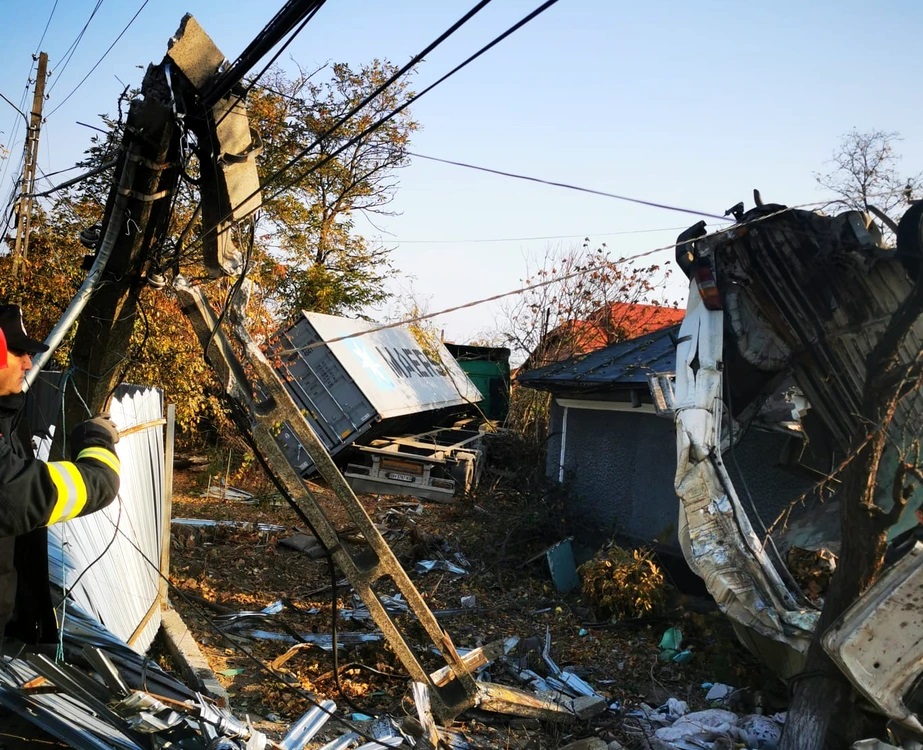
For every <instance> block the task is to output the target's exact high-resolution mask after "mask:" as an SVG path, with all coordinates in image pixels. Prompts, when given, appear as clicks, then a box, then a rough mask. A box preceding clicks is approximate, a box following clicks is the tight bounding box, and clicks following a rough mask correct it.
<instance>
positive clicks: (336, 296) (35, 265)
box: [0, 60, 418, 436]
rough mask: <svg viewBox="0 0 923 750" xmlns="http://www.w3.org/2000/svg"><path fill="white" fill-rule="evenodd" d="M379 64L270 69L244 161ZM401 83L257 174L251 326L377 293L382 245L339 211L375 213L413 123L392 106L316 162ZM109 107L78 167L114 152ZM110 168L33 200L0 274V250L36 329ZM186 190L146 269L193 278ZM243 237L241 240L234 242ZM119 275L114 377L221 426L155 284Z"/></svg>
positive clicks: (316, 117)
mask: <svg viewBox="0 0 923 750" xmlns="http://www.w3.org/2000/svg"><path fill="white" fill-rule="evenodd" d="M393 70H394V68H393V67H392V66H391V65H389V64H388V63H386V62H379V61H377V60H376V61H373V62H372V63H370V64H368V65H364V66H361V67H360V68H358V69H357V70H354V69H352V68H350V67H349V66H347V65H339V64H337V65H332V66H329V67H328V66H325V67H323V68H321V69H320V70H318V71H315V72H314V73H312V74H310V75H308V74H305V73H304V72H303V71H302V72H300V73H299V74H298V75H296V76H295V77H293V78H291V77H288V76H287V75H286V74H284V73H283V72H281V71H278V70H276V71H272V72H271V73H270V74H269V76H268V77H266V78H264V79H263V80H262V81H261V83H262V84H263V87H262V88H257V89H255V90H254V91H253V92H252V93H251V95H250V100H249V102H248V105H249V111H250V115H251V122H252V124H253V127H254V129H255V130H256V131H258V132H259V133H260V134H261V137H262V140H263V144H264V148H263V151H262V153H261V156H260V161H259V165H258V166H259V169H260V173H261V178H263V179H268V178H270V177H271V175H273V174H274V173H275V172H276V171H277V170H279V169H280V167H282V166H283V165H284V164H286V163H287V162H288V161H289V160H290V159H291V158H292V157H293V156H294V155H295V154H297V153H299V152H301V151H302V150H303V149H305V148H306V147H307V146H309V145H310V144H311V143H313V142H314V141H315V140H317V139H318V137H319V136H320V134H322V133H323V132H324V131H325V130H326V129H328V128H329V127H331V126H332V124H333V123H334V122H336V121H337V120H338V119H339V117H340V116H341V115H343V114H345V113H346V112H347V111H348V110H350V109H351V108H352V107H353V106H354V105H355V104H356V103H357V102H359V101H360V100H361V99H363V98H364V97H365V96H366V95H367V94H368V93H370V92H371V91H372V90H374V88H375V87H376V86H378V85H379V84H380V83H381V82H383V81H384V80H385V79H386V78H387V77H388V76H390V75H391V72H392V71H393ZM408 95H409V92H408V91H407V83H406V81H405V82H404V83H402V84H398V85H397V86H394V87H391V88H389V90H388V92H387V93H385V94H382V95H381V96H379V97H376V98H375V99H374V100H373V102H372V106H371V107H370V109H369V110H365V111H364V113H363V114H362V115H361V116H359V117H357V118H354V119H351V120H350V121H349V122H348V123H347V124H346V125H345V126H344V127H343V128H341V129H339V130H338V131H337V132H336V133H335V134H333V135H331V136H329V137H327V138H325V139H323V142H322V143H321V144H320V146H319V147H318V148H315V149H313V150H311V152H310V154H309V156H308V158H306V159H305V160H304V161H303V162H302V163H301V164H300V165H299V166H297V167H296V168H295V170H293V171H290V172H287V173H286V174H285V175H284V176H283V177H282V178H281V179H280V180H272V179H270V180H269V184H267V185H265V186H264V190H263V195H264V197H265V198H266V202H265V204H264V206H263V210H262V217H263V218H262V219H261V220H260V221H259V222H258V224H257V227H256V233H255V236H254V247H253V254H254V263H253V264H252V266H253V270H252V272H251V278H253V279H254V280H255V281H256V282H257V283H258V285H259V288H258V289H257V291H256V293H255V294H254V303H253V304H251V306H250V308H249V309H248V314H249V316H250V320H251V323H252V325H251V331H252V332H253V333H254V335H256V336H257V337H260V336H265V335H266V334H268V333H269V332H271V331H273V330H274V329H276V328H277V327H278V326H279V324H280V323H281V319H282V318H285V317H287V316H290V315H292V314H294V313H297V312H298V311H299V310H301V309H308V310H317V311H320V312H325V313H333V314H343V313H348V312H356V311H358V310H359V309H361V308H362V307H365V306H367V305H372V304H376V303H379V302H381V301H382V300H384V299H385V297H386V296H387V295H386V293H385V291H384V288H383V283H384V280H385V279H386V278H387V277H388V276H389V275H390V274H391V273H393V270H392V268H391V265H390V261H389V258H388V255H389V251H388V250H387V249H385V248H382V247H373V246H371V245H370V244H369V243H367V242H366V240H365V239H364V238H363V237H361V236H360V235H359V234H358V233H357V232H356V231H355V226H354V223H353V218H354V214H355V212H356V211H362V212H367V213H388V209H387V205H388V204H389V203H390V201H391V199H392V197H393V193H394V191H395V189H396V187H397V183H396V180H395V179H394V172H395V170H396V169H397V168H399V167H401V166H404V165H405V164H406V163H407V155H406V147H407V144H408V139H409V135H410V133H411V132H413V131H414V130H415V129H416V128H417V127H418V126H417V124H416V123H415V122H414V121H413V120H411V119H410V117H409V115H408V114H407V113H406V112H405V113H402V114H401V115H400V116H398V117H396V118H394V119H393V120H391V121H390V122H389V123H388V124H387V125H385V126H384V127H382V128H380V129H378V130H376V131H375V132H374V133H371V134H367V135H363V136H361V137H358V138H357V139H356V143H354V144H351V145H349V146H348V147H347V148H346V149H345V150H344V152H343V153H342V154H341V155H340V156H338V157H336V158H333V159H332V160H330V161H329V163H327V164H325V165H323V166H320V165H319V163H320V161H321V160H322V159H323V158H325V157H326V156H327V155H329V154H331V153H332V152H333V151H334V150H336V149H338V148H339V147H340V146H341V145H343V144H345V143H346V142H347V141H348V140H350V139H352V138H353V137H355V136H359V135H360V132H361V131H362V129H363V128H365V127H366V126H368V125H369V124H371V123H372V122H374V121H375V120H377V119H379V117H380V116H381V115H383V114H384V113H386V112H390V111H391V110H393V109H394V107H395V106H397V105H398V104H400V103H402V102H403V101H404V100H405V99H406V97H407V96H408ZM123 105H124V100H123V101H120V102H119V109H120V115H119V117H118V118H110V117H103V123H104V125H105V127H106V129H107V131H108V132H107V133H106V134H100V135H94V136H93V138H92V141H91V144H90V146H89V148H88V149H87V151H86V152H85V153H86V157H85V159H84V160H83V162H82V163H81V166H82V167H83V168H85V169H87V170H89V169H93V168H96V167H98V166H100V165H102V164H105V163H108V162H109V161H111V160H112V159H113V158H115V157H116V156H117V155H118V153H119V143H120V141H121V135H122V129H123V123H122V119H123V118H122V115H121V110H122V109H123V108H124V107H123ZM190 145H191V152H190V153H189V156H190V160H189V162H188V163H187V165H186V171H187V172H188V173H190V174H191V175H192V176H193V177H194V176H195V173H196V172H197V170H198V163H199V161H198V156H197V155H196V153H195V152H196V148H197V146H196V144H195V142H194V138H191V140H190ZM114 177H115V175H114V170H111V169H110V170H107V171H104V172H102V173H100V174H97V175H95V176H93V177H91V178H89V179H87V180H85V181H82V182H80V183H79V184H77V185H75V186H73V187H71V188H69V189H67V190H65V191H62V192H60V193H57V194H55V196H54V198H53V199H51V200H50V201H49V202H48V203H46V204H44V205H43V206H40V207H38V208H37V211H36V213H37V216H36V218H35V219H34V220H33V224H32V232H31V235H30V242H31V247H30V252H29V257H28V260H27V262H26V263H24V265H23V269H22V271H21V273H20V275H19V278H16V279H14V278H13V276H12V262H11V259H10V257H9V256H8V255H7V256H0V301H14V302H19V303H20V304H21V305H22V306H23V309H24V311H25V315H26V320H27V323H28V325H29V326H30V329H31V330H32V331H33V332H34V333H35V335H39V336H44V335H45V334H47V333H48V331H50V329H51V328H52V327H53V325H54V324H55V323H56V322H57V320H58V319H59V317H60V315H61V313H62V312H63V311H64V310H65V309H66V307H67V305H68V304H69V302H70V300H71V298H72V297H73V295H74V293H75V292H76V290H77V288H78V287H79V285H80V283H81V281H82V280H83V278H84V276H85V271H84V270H83V269H81V265H80V264H81V261H82V259H83V258H84V256H85V255H87V253H88V252H90V251H87V250H86V249H85V248H84V247H83V246H82V245H80V243H79V241H78V235H79V233H80V232H81V230H84V229H86V228H87V227H90V226H92V225H93V224H95V223H97V222H100V221H101V220H102V219H103V216H104V213H105V206H106V202H107V200H108V199H109V197H110V193H111V189H112V184H113V183H112V180H113V178H114ZM282 182H284V183H285V184H284V185H282V184H280V183H282ZM289 183H291V184H289ZM280 187H284V190H282V191H281V192H279V188H280ZM277 193H278V194H277ZM197 200H198V197H197V194H196V192H195V191H194V190H193V189H191V188H190V185H189V184H188V183H185V182H181V184H180V188H179V191H178V193H177V195H176V200H175V202H174V207H173V215H172V217H171V221H170V226H169V227H168V229H167V231H166V234H165V236H164V237H163V238H162V241H160V242H155V243H154V245H153V246H152V248H151V255H150V258H149V263H148V267H147V272H148V273H153V272H158V273H166V274H167V275H168V276H169V274H170V273H171V272H172V271H179V272H181V273H183V274H184V275H186V276H187V277H188V278H191V279H204V278H205V276H206V274H205V273H204V271H203V268H202V258H201V255H200V249H199V248H198V246H197V244H196V242H195V241H194V240H195V238H196V237H197V236H198V235H199V234H200V233H201V231H202V226H201V222H200V221H199V220H194V211H195V207H196V203H197ZM245 242H246V240H245V239H243V238H241V241H240V242H239V243H238V244H239V245H242V244H243V243H245ZM121 281H123V282H124V283H126V284H137V285H138V288H139V292H138V311H137V315H136V318H135V321H136V322H135V330H134V333H133V336H132V339H131V342H130V345H129V347H128V350H127V351H126V352H125V356H124V360H123V362H122V365H121V366H122V370H123V372H122V377H123V379H124V380H126V381H129V382H135V383H142V384H150V385H156V386H159V387H162V388H163V389H164V391H165V396H166V399H167V400H168V401H169V402H173V403H175V404H176V405H177V422H178V424H179V426H180V427H181V428H182V429H183V430H184V431H185V433H186V435H187V436H194V435H195V434H196V433H197V431H199V430H201V429H202V428H203V427H204V428H206V429H207V430H208V431H209V433H213V432H214V430H215V429H217V430H218V431H219V432H224V433H225V434H226V435H229V434H231V430H229V429H228V428H229V427H230V422H229V420H228V418H227V415H226V412H225V407H224V403H223V399H222V397H221V395H220V394H221V389H220V387H219V386H218V384H217V383H215V381H214V378H213V375H212V372H211V368H210V367H208V366H207V364H206V363H205V361H204V358H203V355H202V351H201V346H200V344H199V342H198V340H197V338H196V337H195V335H194V333H193V331H192V329H191V328H190V326H189V324H188V323H187V321H186V319H185V316H184V315H183V314H182V312H181V310H180V309H179V306H178V304H177V302H176V299H175V298H174V296H173V295H172V293H171V291H170V288H169V286H168V287H167V288H166V289H164V290H155V289H152V288H150V287H146V286H143V280H141V279H130V280H121ZM232 281H233V280H230V281H229V280H220V281H211V282H208V286H207V289H206V291H207V293H208V295H209V296H210V298H211V299H212V300H213V303H214V304H215V306H216V308H219V309H220V308H222V307H223V306H224V304H225V302H226V298H227V294H228V289H229V285H230V283H232ZM267 308H268V310H270V311H271V313H269V312H267ZM69 352H70V342H69V340H66V341H65V342H64V344H63V345H62V347H61V348H60V350H59V352H58V353H57V354H56V358H55V364H56V365H57V366H59V367H62V368H66V367H67V366H68V362H69Z"/></svg>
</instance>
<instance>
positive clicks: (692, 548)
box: [674, 289, 816, 652]
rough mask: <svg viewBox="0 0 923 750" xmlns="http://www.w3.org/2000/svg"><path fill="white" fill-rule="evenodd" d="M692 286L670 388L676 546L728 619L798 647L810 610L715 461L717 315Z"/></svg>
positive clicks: (805, 640) (806, 635) (805, 637)
mask: <svg viewBox="0 0 923 750" xmlns="http://www.w3.org/2000/svg"><path fill="white" fill-rule="evenodd" d="M693 291H694V292H695V293H694V294H691V295H690V297H689V309H688V311H687V313H686V318H685V320H684V321H683V324H682V326H681V328H680V336H679V344H678V345H677V352H676V386H675V391H674V409H675V414H676V439H677V460H676V463H677V471H676V492H677V494H678V495H679V497H680V500H681V506H680V522H679V526H680V533H679V537H680V545H681V546H682V548H683V554H684V556H685V558H686V560H687V562H688V563H689V565H690V567H691V568H692V569H693V570H694V571H695V572H696V573H697V574H698V575H699V576H700V577H701V578H702V579H703V580H704V581H705V584H706V586H707V588H708V590H709V592H710V593H711V595H712V596H713V597H714V598H715V601H716V602H717V603H718V606H719V607H721V609H722V610H723V611H724V612H725V613H726V614H727V615H728V616H729V617H730V618H731V620H732V621H733V622H735V623H742V624H746V625H747V626H748V627H749V628H751V629H753V630H754V631H756V632H757V633H759V634H760V635H762V636H764V637H766V638H769V639H771V640H780V641H783V642H786V643H789V644H790V645H792V646H794V647H795V648H796V649H797V650H798V651H799V652H804V651H806V650H807V646H808V644H809V643H810V639H811V630H812V629H813V625H814V623H815V622H816V613H815V612H813V611H811V610H810V609H809V608H808V607H807V606H801V605H800V603H799V602H798V600H797V599H796V598H795V596H794V595H793V594H791V593H790V592H789V591H788V588H787V587H786V585H785V583H784V582H783V581H782V578H781V576H780V575H779V573H778V571H777V570H776V568H775V566H774V565H773V563H772V561H771V560H770V559H769V556H768V554H767V552H766V550H765V549H764V547H763V544H762V541H761V540H760V539H759V537H758V536H757V535H756V533H755V531H754V530H753V527H752V525H751V523H750V520H749V518H748V517H747V514H746V512H745V511H744V508H743V505H742V504H741V502H740V500H739V498H738V497H737V494H736V492H735V490H734V486H733V484H732V483H731V480H730V477H729V476H728V473H727V469H726V468H725V466H724V463H723V461H722V459H721V451H720V446H721V433H722V419H723V418H724V414H723V408H722V403H723V401H722V372H721V371H722V351H723V327H722V326H723V315H722V313H721V311H713V310H708V309H707V308H706V307H705V305H704V303H703V302H702V300H701V298H700V297H699V294H698V291H697V290H695V289H693ZM799 624H800V625H801V627H798V625H799Z"/></svg>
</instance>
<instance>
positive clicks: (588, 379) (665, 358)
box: [517, 325, 679, 391]
mask: <svg viewBox="0 0 923 750" xmlns="http://www.w3.org/2000/svg"><path fill="white" fill-rule="evenodd" d="M678 335H679V326H678V325H677V326H671V327H669V328H664V329H663V330H660V331H655V332H654V333H649V334H647V335H646V336H639V337H638V338H636V339H630V340H629V341H622V342H619V343H618V344H613V345H612V346H607V347H606V348H605V349H598V350H597V351H595V352H590V353H589V354H581V355H580V356H577V357H573V358H572V359H568V360H565V361H564V362H557V363H555V364H553V365H547V366H546V367H541V368H538V369H535V370H529V371H527V372H524V373H522V374H521V375H519V376H518V377H517V382H518V383H519V384H520V385H524V386H526V387H527V388H535V389H537V390H542V391H568V390H570V391H572V390H579V391H590V390H593V391H598V390H605V389H608V388H619V387H627V388H633V387H637V386H638V385H647V376H648V374H651V373H660V372H673V371H674V370H675V369H676V337H677V336H678Z"/></svg>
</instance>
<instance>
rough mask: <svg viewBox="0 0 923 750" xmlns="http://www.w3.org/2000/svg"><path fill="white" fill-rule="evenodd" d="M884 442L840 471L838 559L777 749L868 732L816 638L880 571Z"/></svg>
mask: <svg viewBox="0 0 923 750" xmlns="http://www.w3.org/2000/svg"><path fill="white" fill-rule="evenodd" d="M886 440H887V433H886V431H885V430H884V429H881V430H879V431H878V432H877V433H876V434H875V435H874V436H873V437H872V439H871V440H869V442H868V443H867V444H866V445H865V446H864V447H862V448H861V449H860V450H859V451H858V453H857V455H856V456H855V458H854V459H853V460H852V462H851V463H850V464H849V465H848V466H847V467H846V469H845V470H844V471H843V474H842V485H841V487H840V491H839V493H838V496H839V502H840V525H841V528H842V546H841V549H840V556H839V559H838V561H837V568H836V572H835V573H834V574H833V578H832V579H831V581H830V588H829V589H828V591H827V596H826V598H825V600H824V609H823V612H822V613H821V616H820V620H819V622H818V624H817V628H816V630H815V631H814V640H813V641H812V642H811V646H810V648H809V650H808V655H807V660H806V663H805V668H804V671H803V672H802V673H801V674H800V675H797V676H796V677H795V678H793V686H792V702H791V706H790V708H789V711H788V718H787V720H786V722H785V729H784V731H783V733H782V741H781V743H780V745H779V750H821V749H822V748H824V747H825V746H826V747H830V748H838V749H839V748H843V747H848V746H849V744H851V743H852V742H854V741H855V740H857V739H861V738H862V737H863V736H868V735H869V733H871V732H873V730H874V726H873V725H872V724H871V719H870V717H869V716H867V715H866V714H865V713H864V712H857V711H856V710H855V706H854V701H853V699H854V698H855V693H854V690H853V689H852V686H851V685H850V684H849V682H848V681H847V680H846V678H845V677H844V676H843V674H842V673H841V672H840V670H839V669H838V668H837V666H836V665H835V664H834V663H833V661H832V660H831V659H830V657H829V656H828V655H827V653H826V651H824V649H823V646H822V645H821V642H820V639H821V636H822V635H823V634H824V632H825V631H826V630H827V629H828V628H829V627H830V626H831V625H832V624H833V623H834V621H835V620H836V619H837V618H838V617H839V616H840V615H842V614H843V612H845V611H846V610H847V609H848V608H849V606H850V605H851V604H852V603H853V602H854V601H855V600H856V599H858V598H859V596H860V595H861V594H862V593H863V592H864V591H865V590H866V589H867V588H868V586H869V585H870V584H871V582H872V581H873V580H874V577H875V575H876V574H877V572H878V570H879V568H880V566H881V561H882V557H883V555H884V550H885V543H886V529H887V523H886V522H885V521H884V519H883V514H882V513H881V512H880V511H879V510H878V509H877V507H876V505H875V479H876V475H877V473H878V464H879V461H880V460H881V454H882V451H883V450H884V446H885V442H886ZM870 540H875V542H874V543H870Z"/></svg>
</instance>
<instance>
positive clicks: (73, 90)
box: [46, 0, 150, 119]
mask: <svg viewBox="0 0 923 750" xmlns="http://www.w3.org/2000/svg"><path fill="white" fill-rule="evenodd" d="M149 2H150V0H144V2H143V3H141V7H139V8H138V10H136V11H135V14H134V15H133V16H132V17H131V19H130V20H129V21H128V23H127V24H125V27H124V28H123V29H122V30H121V31H120V32H119V35H118V36H117V37H116V38H115V41H113V42H112V44H110V45H109V47H108V48H107V49H106V51H105V52H103V54H102V57H100V58H99V59H98V60H97V61H96V63H95V64H94V65H93V67H92V68H90V71H89V72H88V73H87V74H86V75H85V76H84V77H83V78H81V79H80V83H78V84H77V85H76V86H74V88H73V89H72V90H71V92H70V93H69V94H68V95H67V96H65V97H64V98H63V99H62V100H61V101H60V102H59V103H58V106H57V107H55V108H54V109H53V110H51V112H49V113H48V117H51V116H52V115H53V114H54V113H55V112H57V111H58V110H59V109H61V107H63V106H64V103H65V102H66V101H67V100H68V99H70V98H71V97H72V96H73V95H74V94H76V93H77V90H78V89H79V88H80V87H81V86H83V84H84V83H85V82H86V80H87V78H89V77H90V76H91V75H93V71H95V70H96V69H97V68H98V67H99V64H100V63H101V62H102V61H103V60H105V59H106V56H107V55H108V54H109V53H110V52H112V48H113V47H115V45H116V44H118V43H119V40H120V39H121V38H122V37H123V36H124V35H125V32H126V31H128V29H129V27H130V26H131V25H132V24H133V23H134V22H135V19H136V18H137V17H138V16H139V15H140V13H141V11H142V10H144V7H145V6H146V5H147V4H148V3H149ZM88 23H89V22H88ZM46 119H47V118H46Z"/></svg>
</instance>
